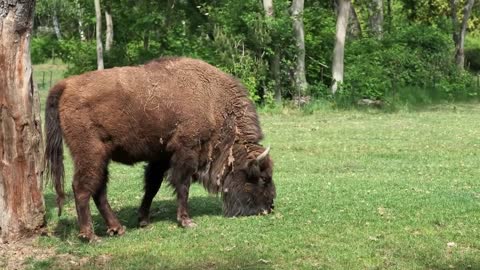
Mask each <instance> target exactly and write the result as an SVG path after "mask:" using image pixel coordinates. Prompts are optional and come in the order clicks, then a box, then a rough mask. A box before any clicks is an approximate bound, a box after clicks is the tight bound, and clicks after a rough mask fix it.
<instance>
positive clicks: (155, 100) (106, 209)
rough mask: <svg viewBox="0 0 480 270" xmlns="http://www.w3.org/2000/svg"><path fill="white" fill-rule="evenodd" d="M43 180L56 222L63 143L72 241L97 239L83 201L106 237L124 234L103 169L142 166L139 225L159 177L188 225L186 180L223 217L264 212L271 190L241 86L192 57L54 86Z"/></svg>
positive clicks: (89, 75) (254, 118)
mask: <svg viewBox="0 0 480 270" xmlns="http://www.w3.org/2000/svg"><path fill="white" fill-rule="evenodd" d="M45 120H46V134H47V141H46V150H45V162H46V170H47V174H48V175H49V176H50V177H51V178H53V182H54V186H55V190H56V193H57V204H58V207H59V215H60V214H61V210H62V204H63V201H64V197H65V193H64V187H63V182H64V168H63V141H62V140H63V138H64V139H65V142H66V144H67V146H68V148H69V149H70V152H71V155H72V158H73V162H74V167H75V173H74V176H73V193H74V196H75V206H76V209H77V216H78V223H79V227H80V235H79V236H80V237H81V238H84V239H88V240H92V239H95V238H96V236H95V234H94V232H93V227H92V219H91V213H90V208H89V200H90V197H93V200H94V202H95V205H96V206H97V208H98V210H99V212H100V214H101V215H102V217H103V218H104V220H105V222H106V224H107V227H108V230H107V233H108V234H110V235H113V234H118V235H121V234H123V233H124V232H125V229H124V227H123V226H122V225H121V224H120V222H119V220H118V218H117V217H116V216H115V214H114V213H113V211H112V209H111V207H110V205H109V203H108V200H107V177H108V163H109V161H110V160H113V161H117V162H121V163H124V164H134V163H136V162H140V161H147V162H148V165H147V166H146V168H145V194H144V197H143V200H142V203H141V206H140V209H139V222H140V226H145V225H147V224H148V222H149V210H150V206H151V203H152V199H153V197H154V196H155V195H156V193H157V192H158V190H159V188H160V185H161V183H162V180H163V177H164V175H165V174H166V172H167V171H168V172H169V173H168V177H167V178H168V180H169V182H170V184H171V185H172V186H173V187H174V189H175V192H176V194H177V204H178V207H177V220H178V222H179V224H180V225H181V226H183V227H192V226H195V223H193V221H192V220H191V219H190V216H189V214H188V210H187V200H188V191H189V187H190V183H191V181H198V182H200V183H201V184H203V186H204V187H205V188H206V189H207V190H208V191H209V192H212V193H221V194H222V198H223V209H224V214H225V216H239V215H255V214H260V213H269V212H270V211H271V210H272V209H273V199H274V197H275V186H274V183H273V181H272V168H273V163H272V160H271V159H270V156H269V155H268V149H265V148H264V147H262V146H261V145H260V144H259V142H260V140H261V139H262V136H263V135H262V131H261V129H260V126H259V121H258V117H257V114H256V112H255V108H254V105H253V104H252V102H251V101H250V100H249V99H248V97H247V92H246V91H245V89H244V88H243V87H242V86H241V85H240V83H239V82H237V81H236V80H235V79H234V78H232V77H231V76H229V75H227V74H225V73H223V72H221V71H220V70H218V69H217V68H215V67H213V66H211V65H209V64H207V63H205V62H202V61H200V60H195V59H189V58H163V59H159V60H154V61H152V62H150V63H147V64H145V65H141V66H135V67H121V68H113V69H107V70H102V71H93V72H88V73H85V74H83V75H80V76H73V77H70V78H67V79H65V80H63V81H61V82H59V83H58V84H56V85H55V86H54V87H53V88H52V89H51V90H50V93H49V95H48V99H47V105H46V111H45Z"/></svg>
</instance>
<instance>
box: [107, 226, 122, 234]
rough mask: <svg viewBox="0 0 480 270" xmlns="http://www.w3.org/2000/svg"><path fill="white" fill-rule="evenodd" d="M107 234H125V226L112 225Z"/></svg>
mask: <svg viewBox="0 0 480 270" xmlns="http://www.w3.org/2000/svg"><path fill="white" fill-rule="evenodd" d="M107 234H108V235H110V236H114V235H124V234H125V226H121V225H120V226H117V227H112V228H108V230H107Z"/></svg>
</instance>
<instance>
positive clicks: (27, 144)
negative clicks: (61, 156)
mask: <svg viewBox="0 0 480 270" xmlns="http://www.w3.org/2000/svg"><path fill="white" fill-rule="evenodd" d="M7 2H8V3H7ZM34 6H35V0H27V1H20V0H9V1H0V70H1V72H0V128H1V130H0V158H1V162H0V239H1V242H10V241H15V240H17V239H19V238H22V237H28V236H30V235H32V234H33V233H35V232H36V231H37V230H38V229H39V228H41V227H42V226H43V225H44V216H45V206H44V200H43V195H42V179H41V175H42V172H43V166H42V162H41V160H42V149H43V147H42V142H43V140H42V132H41V125H40V103H39V99H38V92H37V89H36V88H35V86H34V84H33V79H32V65H31V60H30V49H29V45H30V37H31V33H32V25H33V13H34Z"/></svg>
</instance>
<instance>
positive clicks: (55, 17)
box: [53, 8, 62, 40]
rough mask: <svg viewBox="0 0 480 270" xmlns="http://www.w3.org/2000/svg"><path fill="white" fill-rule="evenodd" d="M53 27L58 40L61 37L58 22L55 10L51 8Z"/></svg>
mask: <svg viewBox="0 0 480 270" xmlns="http://www.w3.org/2000/svg"><path fill="white" fill-rule="evenodd" d="M53 29H54V31H55V35H56V36H57V39H58V40H61V39H62V34H61V32H60V23H58V16H57V10H56V9H55V8H54V9H53Z"/></svg>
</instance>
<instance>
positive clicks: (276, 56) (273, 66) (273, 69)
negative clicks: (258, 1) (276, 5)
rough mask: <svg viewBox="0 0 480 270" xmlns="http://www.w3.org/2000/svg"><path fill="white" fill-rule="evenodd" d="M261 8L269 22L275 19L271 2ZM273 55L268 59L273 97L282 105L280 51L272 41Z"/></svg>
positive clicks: (265, 3)
mask: <svg viewBox="0 0 480 270" xmlns="http://www.w3.org/2000/svg"><path fill="white" fill-rule="evenodd" d="M263 8H264V9H265V16H266V17H267V18H270V19H271V20H274V19H275V12H274V9H273V1H272V0H263ZM273 43H274V44H273V46H274V48H273V50H274V52H273V55H272V56H271V57H270V73H271V74H272V77H273V80H274V86H273V87H274V89H275V90H274V95H275V102H276V103H277V104H281V103H282V89H281V84H280V49H279V48H278V46H277V44H275V41H273Z"/></svg>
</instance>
